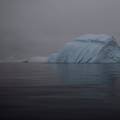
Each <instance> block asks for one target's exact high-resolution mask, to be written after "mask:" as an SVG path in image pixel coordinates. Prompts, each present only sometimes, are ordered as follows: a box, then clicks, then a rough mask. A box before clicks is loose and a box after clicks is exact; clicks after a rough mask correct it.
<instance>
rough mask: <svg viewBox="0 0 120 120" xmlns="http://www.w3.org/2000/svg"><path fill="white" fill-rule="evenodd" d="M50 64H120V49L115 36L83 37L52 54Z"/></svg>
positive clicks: (49, 58)
mask: <svg viewBox="0 0 120 120" xmlns="http://www.w3.org/2000/svg"><path fill="white" fill-rule="evenodd" d="M48 63H74V64H79V63H120V47H119V45H118V44H117V43H116V42H115V39H114V37H113V36H109V35H106V34H87V35H82V36H80V37H78V38H75V40H74V41H72V42H68V43H66V44H65V46H64V47H63V48H62V49H60V50H59V51H58V52H56V53H53V54H50V55H49V56H48Z"/></svg>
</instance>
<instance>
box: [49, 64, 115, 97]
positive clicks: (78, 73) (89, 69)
mask: <svg viewBox="0 0 120 120" xmlns="http://www.w3.org/2000/svg"><path fill="white" fill-rule="evenodd" d="M51 67H52V68H53V69H54V71H55V72H56V74H57V76H58V77H59V78H60V80H61V81H62V83H63V84H62V85H63V86H70V87H71V88H70V91H69V90H68V91H67V92H66V93H65V96H80V97H81V98H103V99H104V98H106V97H107V98H108V97H111V96H112V87H113V86H112V82H113V80H114V78H113V77H112V73H111V72H112V71H111V69H112V68H111V67H112V66H111V65H110V64H106V65H105V64H101V65H100V64H79V65H75V64H71V65H70V64H59V65H58V64H52V65H51Z"/></svg>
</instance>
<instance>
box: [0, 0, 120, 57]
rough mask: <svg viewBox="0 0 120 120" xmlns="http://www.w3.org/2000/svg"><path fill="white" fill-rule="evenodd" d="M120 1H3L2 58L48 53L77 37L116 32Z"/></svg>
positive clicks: (0, 0) (0, 23)
mask: <svg viewBox="0 0 120 120" xmlns="http://www.w3.org/2000/svg"><path fill="white" fill-rule="evenodd" d="M119 6H120V1H119V0H114V1H113V0H74V1H73V0H34V1H33V0H0V18H1V20H0V59H11V57H12V58H14V57H15V58H18V59H21V58H29V57H33V56H47V55H48V54H49V53H52V52H54V51H56V50H57V49H59V48H61V47H62V46H63V45H64V43H66V42H68V41H71V40H73V39H74V37H78V36H80V35H81V34H87V33H99V34H102V33H105V34H109V35H114V36H115V38H116V39H117V41H118V42H119V39H120V37H119V31H120V27H119V21H120V14H119V11H120V7H119Z"/></svg>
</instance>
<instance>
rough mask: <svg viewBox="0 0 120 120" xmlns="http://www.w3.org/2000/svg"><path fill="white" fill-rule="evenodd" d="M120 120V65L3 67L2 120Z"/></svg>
mask: <svg viewBox="0 0 120 120" xmlns="http://www.w3.org/2000/svg"><path fill="white" fill-rule="evenodd" d="M118 117H119V118H120V64H71V65H70V64H59V65H58V64H39V63H11V64H10V63H4V64H0V118H1V119H2V118H3V119H10V118H12V119H45V118H47V119H54V118H55V119H58V118H61V119H63V118H65V119H77V118H81V119H83V118H84V119H98V118H100V119H104V118H105V119H109V118H118Z"/></svg>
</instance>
